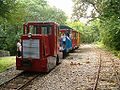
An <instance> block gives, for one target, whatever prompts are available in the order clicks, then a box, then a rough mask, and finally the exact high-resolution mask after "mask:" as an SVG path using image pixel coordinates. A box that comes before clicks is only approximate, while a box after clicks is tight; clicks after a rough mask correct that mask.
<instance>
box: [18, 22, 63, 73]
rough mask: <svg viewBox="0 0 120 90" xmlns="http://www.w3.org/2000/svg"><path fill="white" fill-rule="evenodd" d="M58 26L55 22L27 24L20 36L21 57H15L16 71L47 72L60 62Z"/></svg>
mask: <svg viewBox="0 0 120 90" xmlns="http://www.w3.org/2000/svg"><path fill="white" fill-rule="evenodd" d="M58 34H59V25H58V24H57V23H55V22H28V23H26V24H24V33H23V35H22V36H21V45H22V55H21V57H18V56H16V68H17V70H24V71H30V72H31V71H35V72H48V71H50V70H51V69H53V68H54V67H55V66H56V65H57V64H58V63H60V62H61V59H59V58H62V53H61V52H59V42H58V41H59V40H58V39H59V37H58V36H59V35H58Z"/></svg>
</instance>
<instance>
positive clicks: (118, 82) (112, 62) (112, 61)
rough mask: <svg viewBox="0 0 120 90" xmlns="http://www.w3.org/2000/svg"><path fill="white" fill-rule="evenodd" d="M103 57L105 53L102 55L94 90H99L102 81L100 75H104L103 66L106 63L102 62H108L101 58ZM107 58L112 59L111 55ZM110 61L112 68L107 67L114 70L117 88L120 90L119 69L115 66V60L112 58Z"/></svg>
mask: <svg viewBox="0 0 120 90" xmlns="http://www.w3.org/2000/svg"><path fill="white" fill-rule="evenodd" d="M103 55H104V54H103V53H100V56H99V66H98V71H97V76H96V79H95V83H94V87H93V89H92V90H98V89H99V86H98V85H99V84H100V80H99V79H100V73H102V71H101V68H104V65H103V66H102V64H103V63H104V62H102V61H106V59H104V58H102V57H101V56H103ZM107 57H110V55H109V54H107ZM108 60H109V62H111V65H112V67H111V66H107V67H108V68H111V69H112V70H113V73H114V76H115V79H116V80H115V83H116V88H117V90H120V77H119V73H118V69H117V67H116V64H115V60H114V59H111V58H109V59H108Z"/></svg>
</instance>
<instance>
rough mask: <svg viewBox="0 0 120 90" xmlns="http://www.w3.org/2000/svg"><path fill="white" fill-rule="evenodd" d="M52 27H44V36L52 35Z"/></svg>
mask: <svg viewBox="0 0 120 90" xmlns="http://www.w3.org/2000/svg"><path fill="white" fill-rule="evenodd" d="M51 31H52V29H51V27H50V26H42V34H44V35H50V34H51Z"/></svg>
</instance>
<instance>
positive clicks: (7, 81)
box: [0, 71, 24, 87]
mask: <svg viewBox="0 0 120 90" xmlns="http://www.w3.org/2000/svg"><path fill="white" fill-rule="evenodd" d="M23 73H24V71H23V72H21V73H19V74H18V75H16V76H15V77H13V78H11V79H9V80H7V81H5V82H3V83H2V84H0V87H1V86H3V85H5V84H7V83H9V82H10V81H12V80H14V79H15V78H17V77H19V76H20V75H22V74H23Z"/></svg>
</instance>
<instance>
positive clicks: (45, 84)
mask: <svg viewBox="0 0 120 90" xmlns="http://www.w3.org/2000/svg"><path fill="white" fill-rule="evenodd" d="M98 61H99V56H98V54H97V53H96V52H95V49H94V48H93V47H92V46H90V45H82V46H81V47H80V48H79V49H78V50H76V51H75V52H74V53H70V54H69V56H68V57H67V58H66V59H65V60H63V62H62V64H60V65H59V66H57V67H56V68H55V69H54V70H52V71H51V72H50V73H49V74H47V75H46V76H44V77H39V78H37V79H36V81H34V82H32V84H31V85H29V86H28V87H27V88H26V89H25V90H92V88H93V86H94V84H95V79H96V77H97V76H96V74H97V71H98V66H99V62H98Z"/></svg>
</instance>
